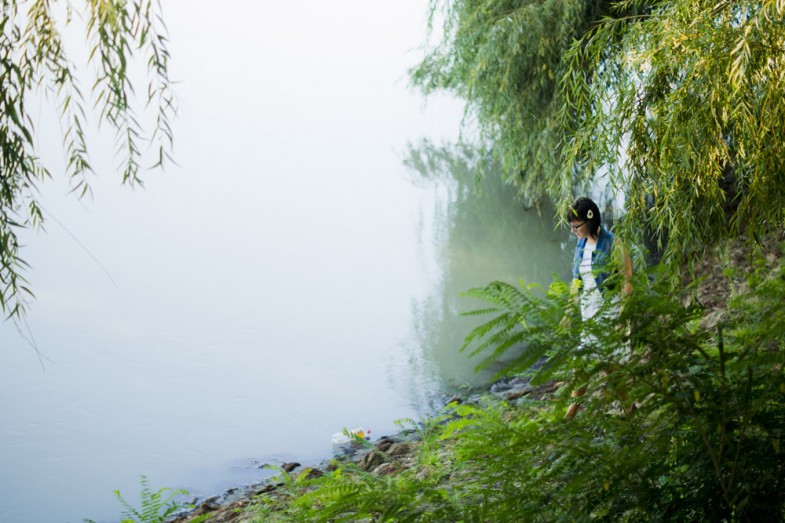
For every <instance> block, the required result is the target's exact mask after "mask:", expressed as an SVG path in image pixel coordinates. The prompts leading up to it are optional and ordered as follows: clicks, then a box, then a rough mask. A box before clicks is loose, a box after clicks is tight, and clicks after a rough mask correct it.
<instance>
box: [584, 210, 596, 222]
mask: <svg viewBox="0 0 785 523" xmlns="http://www.w3.org/2000/svg"><path fill="white" fill-rule="evenodd" d="M592 218H594V213H593V212H592V210H591V209H589V212H587V213H586V219H587V220H591V219H592Z"/></svg>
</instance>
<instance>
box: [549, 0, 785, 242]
mask: <svg viewBox="0 0 785 523" xmlns="http://www.w3.org/2000/svg"><path fill="white" fill-rule="evenodd" d="M618 5H619V6H620V7H622V8H624V7H628V6H634V7H635V8H637V9H638V10H640V12H641V15H640V16H637V17H628V18H619V19H610V18H606V19H604V20H602V22H601V23H600V24H598V25H597V26H596V27H595V28H594V29H593V30H592V31H591V32H590V33H588V34H587V35H585V36H584V37H583V39H582V40H581V42H580V43H579V44H577V45H575V46H573V47H572V49H571V50H570V52H569V53H568V58H567V59H568V60H570V63H571V65H570V68H569V74H568V75H567V76H565V82H564V85H562V89H563V90H564V92H565V93H567V97H568V103H567V104H565V106H564V107H563V111H564V112H565V115H566V116H565V118H566V119H568V120H570V121H571V122H572V121H574V120H575V118H576V117H577V121H578V125H577V126H575V127H574V128H575V129H576V131H575V133H574V134H573V135H572V138H571V143H570V145H569V147H567V148H565V153H566V154H565V162H564V165H563V166H562V177H564V176H567V175H569V174H570V173H573V172H575V171H577V170H579V171H583V172H586V173H590V174H596V173H598V172H600V171H604V170H608V173H609V175H610V178H611V180H612V183H613V185H615V186H616V187H618V188H620V189H622V190H623V191H624V192H625V194H626V196H627V212H628V221H629V223H630V224H634V227H630V229H631V230H630V231H629V232H630V233H631V234H634V233H640V232H641V231H645V230H652V231H655V233H657V234H658V236H659V239H660V241H664V240H666V239H667V241H668V243H669V251H670V255H672V256H677V257H678V256H679V255H683V254H687V255H691V254H695V253H702V252H703V250H704V247H705V246H707V245H711V244H713V243H714V242H716V241H718V240H719V239H722V238H727V237H734V236H737V235H738V234H739V233H740V232H747V233H749V236H750V237H751V238H756V235H760V234H762V233H764V232H766V231H769V230H771V229H772V228H776V227H780V226H782V224H783V221H784V220H785V183H784V182H785V164H783V154H782V151H781V148H782V143H783V142H782V136H783V131H785V128H783V125H785V118H783V115H785V101H784V100H783V98H782V97H781V96H779V94H778V93H781V92H782V90H783V87H785V76H783V72H782V71H783V56H782V52H781V51H782V45H783V42H785V26H783V23H782V20H783V17H785V5H784V4H783V3H782V2H779V1H753V0H746V1H740V2H711V3H709V2H702V1H699V0H670V1H661V0H657V1H653V0H650V1H627V2H620V3H619V4H618ZM587 71H597V72H598V73H599V74H595V73H594V72H590V73H588V74H587ZM571 125H572V124H571ZM633 229H634V230H633ZM630 237H632V236H630Z"/></svg>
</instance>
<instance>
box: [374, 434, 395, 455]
mask: <svg viewBox="0 0 785 523" xmlns="http://www.w3.org/2000/svg"><path fill="white" fill-rule="evenodd" d="M393 444H395V440H394V439H392V438H389V437H387V436H384V437H382V438H381V439H380V440H379V441H377V442H376V444H375V446H376V448H377V449H379V450H381V451H382V452H387V450H388V449H389V448H390V447H392V446H393Z"/></svg>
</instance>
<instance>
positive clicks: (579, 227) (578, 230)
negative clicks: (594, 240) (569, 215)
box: [570, 220, 589, 240]
mask: <svg viewBox="0 0 785 523" xmlns="http://www.w3.org/2000/svg"><path fill="white" fill-rule="evenodd" d="M570 229H572V232H573V233H575V236H577V237H578V239H579V240H580V239H581V238H587V237H588V236H589V223H588V221H585V222H582V221H578V220H575V221H571V222H570Z"/></svg>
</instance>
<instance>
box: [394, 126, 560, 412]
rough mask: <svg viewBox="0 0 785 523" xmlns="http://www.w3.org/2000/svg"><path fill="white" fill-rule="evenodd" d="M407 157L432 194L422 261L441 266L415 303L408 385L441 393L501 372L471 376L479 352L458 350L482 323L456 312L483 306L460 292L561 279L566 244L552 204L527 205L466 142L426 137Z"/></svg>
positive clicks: (421, 391) (416, 181) (544, 282)
mask: <svg viewBox="0 0 785 523" xmlns="http://www.w3.org/2000/svg"><path fill="white" fill-rule="evenodd" d="M405 162H406V164H407V166H408V167H409V168H410V169H411V171H412V174H413V176H414V177H415V183H419V184H425V185H430V186H431V188H432V190H433V191H434V195H435V199H434V202H435V204H434V209H433V213H434V216H433V218H434V220H433V221H434V223H435V226H434V229H433V230H432V231H431V234H430V237H424V238H421V243H422V246H423V249H424V251H425V252H426V255H425V256H426V258H430V259H426V260H424V263H425V264H426V266H427V265H428V263H435V264H436V265H437V266H438V267H439V269H440V271H441V274H440V277H438V278H434V279H433V280H432V281H435V282H436V283H435V284H433V286H432V288H431V289H430V291H429V293H428V294H427V295H426V296H425V297H424V298H422V299H420V300H418V301H415V302H414V303H413V304H412V316H413V325H414V332H413V336H412V339H410V340H409V342H408V344H407V349H408V354H409V359H410V361H411V364H412V366H413V367H416V369H413V370H412V371H411V372H410V373H409V374H408V378H409V379H410V380H412V381H413V382H415V383H409V384H408V386H407V389H408V390H409V391H420V394H424V393H425V392H424V391H426V390H427V389H428V386H427V385H426V384H428V383H431V384H438V385H439V386H440V388H441V389H442V390H449V389H455V388H459V387H461V386H464V385H470V386H476V385H479V384H482V383H486V382H488V381H489V380H490V379H491V378H492V376H493V374H494V373H495V372H496V370H498V369H488V370H485V371H483V372H480V373H475V372H474V367H475V366H476V364H477V363H479V360H480V357H479V356H477V357H474V358H472V359H469V358H468V356H467V355H466V354H462V353H459V352H458V351H459V348H460V347H461V346H462V344H463V340H464V338H465V337H466V335H467V334H468V333H469V332H470V331H471V329H472V328H474V327H475V326H477V325H478V324H479V323H480V322H481V321H482V318H475V317H466V316H462V315H461V313H462V312H465V311H468V310H471V309H473V308H477V306H478V305H481V303H480V302H477V301H475V300H473V299H470V298H467V297H464V296H461V294H462V293H463V292H465V291H466V290H468V289H470V288H473V287H478V286H482V285H485V284H486V283H488V282H490V281H493V280H501V281H506V282H509V283H512V284H517V283H518V282H519V281H520V280H523V281H525V282H527V283H530V282H535V283H539V284H540V285H544V286H547V285H548V284H549V283H550V282H551V281H552V278H553V274H557V275H558V276H559V277H561V278H565V277H567V276H568V274H569V261H570V260H569V252H568V251H569V249H570V248H571V242H570V241H569V237H568V234H567V233H566V232H565V231H563V230H561V229H555V224H556V220H555V218H554V210H553V208H552V206H551V205H550V204H549V203H547V202H544V203H543V204H542V205H541V206H540V208H539V209H535V208H532V209H526V208H524V207H523V206H522V204H521V203H520V202H519V201H518V200H517V199H516V197H515V189H513V188H512V187H511V186H510V185H508V184H505V183H504V182H503V181H502V179H501V176H499V173H498V172H497V171H495V170H494V166H493V165H492V164H491V163H490V162H489V161H488V160H487V159H484V158H481V157H479V156H478V155H477V153H476V152H474V151H473V150H472V149H470V148H468V147H465V146H437V145H434V144H433V143H431V142H427V141H425V142H422V143H420V144H419V145H417V146H415V147H411V148H410V150H409V152H408V156H407V158H406V160H405ZM481 171H484V172H485V175H484V176H480V175H478V173H479V172H481ZM424 221H426V220H424ZM418 350H419V353H418V352H417V351H418ZM416 380H421V382H420V383H416ZM431 390H432V391H433V389H431ZM417 401H418V402H422V401H423V398H418V399H417Z"/></svg>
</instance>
